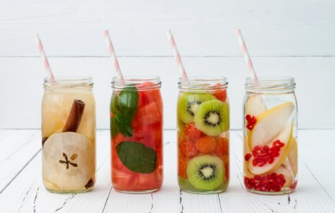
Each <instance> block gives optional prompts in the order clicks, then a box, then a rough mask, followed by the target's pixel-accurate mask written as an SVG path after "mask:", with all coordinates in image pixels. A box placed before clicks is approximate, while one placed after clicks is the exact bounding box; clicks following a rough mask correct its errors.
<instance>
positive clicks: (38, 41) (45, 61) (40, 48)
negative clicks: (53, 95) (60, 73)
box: [35, 34, 55, 83]
mask: <svg viewBox="0 0 335 213" xmlns="http://www.w3.org/2000/svg"><path fill="white" fill-rule="evenodd" d="M35 42H36V45H37V48H38V52H39V53H40V55H41V59H42V62H43V64H44V68H45V71H47V73H48V75H49V77H50V80H51V83H55V77H54V75H53V73H52V70H51V67H50V64H49V61H48V58H47V55H46V54H45V52H44V48H43V45H42V41H41V39H40V37H39V36H38V34H36V35H35Z"/></svg>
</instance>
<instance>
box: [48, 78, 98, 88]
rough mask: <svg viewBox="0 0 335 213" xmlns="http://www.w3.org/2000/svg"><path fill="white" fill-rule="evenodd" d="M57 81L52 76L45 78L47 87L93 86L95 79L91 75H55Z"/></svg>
mask: <svg viewBox="0 0 335 213" xmlns="http://www.w3.org/2000/svg"><path fill="white" fill-rule="evenodd" d="M55 79H56V80H55V82H54V83H53V82H51V79H50V77H46V78H44V86H45V87H61V88H75V87H85V86H89V87H92V86H93V79H92V77H90V76H55Z"/></svg>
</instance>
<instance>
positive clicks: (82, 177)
mask: <svg viewBox="0 0 335 213" xmlns="http://www.w3.org/2000/svg"><path fill="white" fill-rule="evenodd" d="M92 88H93V82H92V78H90V77H59V78H57V79H56V82H51V80H50V78H45V79H44V96H43V101H42V156H43V157H42V167H43V168H42V173H43V183H44V186H45V188H46V189H47V190H49V191H51V192H58V193H77V192H84V191H89V190H91V189H93V187H94V184H95V172H96V171H95V170H96V161H95V159H96V156H95V132H96V125H95V101H94V96H93V92H92Z"/></svg>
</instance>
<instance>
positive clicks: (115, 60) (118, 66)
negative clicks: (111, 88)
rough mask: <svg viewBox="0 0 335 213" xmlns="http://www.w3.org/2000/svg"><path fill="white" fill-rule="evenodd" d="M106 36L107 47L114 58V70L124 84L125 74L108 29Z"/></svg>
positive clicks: (105, 32)
mask: <svg viewBox="0 0 335 213" xmlns="http://www.w3.org/2000/svg"><path fill="white" fill-rule="evenodd" d="M104 36H105V39H106V44H107V47H108V50H109V54H110V56H111V58H112V60H113V64H114V70H115V72H116V74H117V76H118V78H119V79H120V81H121V84H124V79H123V75H122V72H121V69H120V65H119V62H118V60H117V57H116V53H115V50H114V47H113V43H112V40H111V38H110V36H109V32H108V30H105V31H104Z"/></svg>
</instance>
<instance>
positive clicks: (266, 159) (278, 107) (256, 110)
mask: <svg viewBox="0 0 335 213" xmlns="http://www.w3.org/2000/svg"><path fill="white" fill-rule="evenodd" d="M245 89H246V94H245V98H244V104H243V138H244V145H243V147H244V153H243V162H244V185H245V187H246V189H247V190H249V191H250V192H253V193H258V194H287V193H290V192H292V191H293V190H294V189H295V188H296V186H297V181H298V180H297V174H298V146H297V135H298V126H297V115H298V110H297V100H296V96H295V93H294V89H295V82H294V78H291V77H286V78H285V77H279V78H260V79H258V86H254V82H253V80H252V79H251V78H248V79H246V84H245Z"/></svg>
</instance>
